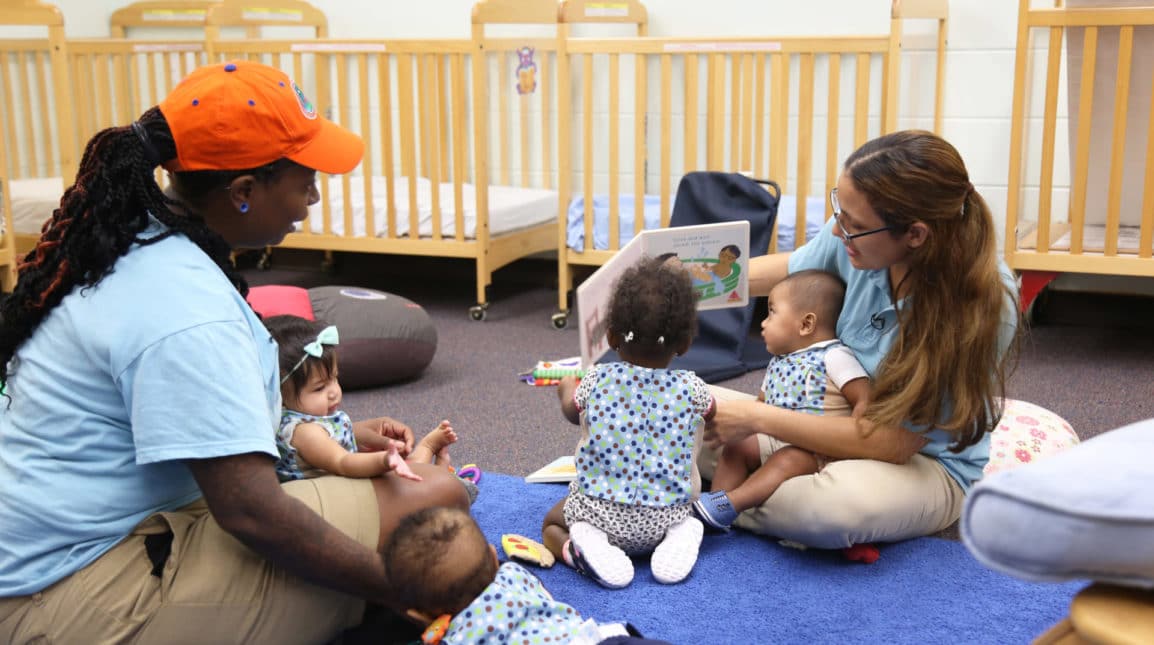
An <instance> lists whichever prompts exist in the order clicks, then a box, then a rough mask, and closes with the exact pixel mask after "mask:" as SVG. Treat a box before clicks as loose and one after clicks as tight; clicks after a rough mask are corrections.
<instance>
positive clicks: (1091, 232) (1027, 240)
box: [1018, 222, 1142, 255]
mask: <svg viewBox="0 0 1154 645" xmlns="http://www.w3.org/2000/svg"><path fill="white" fill-rule="evenodd" d="M1056 226H1060V227H1062V228H1068V224H1066V223H1064V222H1060V223H1058V224H1057V225H1056ZM1037 233H1038V230H1037V228H1034V227H1031V228H1030V230H1029V231H1028V232H1027V233H1026V235H1024V236H1022V238H1021V239H1020V240H1019V241H1018V248H1019V249H1022V250H1024V251H1032V250H1034V249H1037V248H1038V243H1037V242H1038V240H1037ZM1070 233H1071V232H1070V231H1069V230H1066V231H1065V232H1063V233H1062V235H1061V236H1059V237H1058V239H1056V240H1054V243H1053V244H1051V245H1050V250H1051V251H1069V250H1070ZM1141 235H1142V229H1141V227H1138V226H1119V227H1118V253H1120V254H1124V255H1137V253H1138V246H1139V243H1140V241H1141ZM1082 250H1083V251H1084V252H1086V253H1105V252H1106V225H1105V224H1086V225H1085V226H1084V227H1083V228H1082Z"/></svg>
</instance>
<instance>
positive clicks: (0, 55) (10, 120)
mask: <svg viewBox="0 0 1154 645" xmlns="http://www.w3.org/2000/svg"><path fill="white" fill-rule="evenodd" d="M10 65H11V62H10V61H9V60H8V52H6V51H0V90H2V91H0V100H2V101H3V102H4V104H3V108H4V131H5V132H16V114H15V112H16V103H15V101H13V98H14V97H15V96H16V93H15V92H13V91H12V78H11V74H10V73H9V69H10ZM18 144H19V142H18V141H17V140H16V137H3V138H2V139H0V145H2V146H3V147H4V157H5V158H6V159H11V160H12V164H11V165H10V166H9V171H8V172H9V173H10V174H9V175H8V176H9V177H11V178H13V179H20V178H21V177H24V173H23V172H22V171H21V170H20V150H19V148H18V147H17V145H18Z"/></svg>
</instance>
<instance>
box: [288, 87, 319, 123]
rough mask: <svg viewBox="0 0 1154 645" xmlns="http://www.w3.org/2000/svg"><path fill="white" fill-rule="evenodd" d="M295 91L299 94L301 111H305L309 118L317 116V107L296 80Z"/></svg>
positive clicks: (298, 100) (298, 99)
mask: <svg viewBox="0 0 1154 645" xmlns="http://www.w3.org/2000/svg"><path fill="white" fill-rule="evenodd" d="M293 92H295V93H296V95H297V102H299V103H300V104H301V112H303V113H304V115H305V117H306V118H309V119H315V118H317V108H316V107H315V106H314V105H313V103H312V101H310V100H309V99H308V97H307V96H305V93H304V92H302V91H301V88H300V87H298V86H297V84H296V83H295V82H294V83H293Z"/></svg>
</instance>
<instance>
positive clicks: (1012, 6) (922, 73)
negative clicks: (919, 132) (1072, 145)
mask: <svg viewBox="0 0 1154 645" xmlns="http://www.w3.org/2000/svg"><path fill="white" fill-rule="evenodd" d="M123 4H124V2H123V0H57V5H58V6H59V7H60V8H61V9H62V11H63V12H64V14H65V20H66V30H67V33H68V35H69V36H70V37H103V36H107V35H108V27H107V25H108V19H109V16H110V15H111V13H112V12H113V11H114V10H115V9H116V8H118V7H120V6H123ZM313 4H315V5H316V6H317V7H318V8H320V9H321V10H322V11H324V12H325V14H326V15H327V16H328V18H329V24H330V35H331V36H332V37H334V38H370V37H371V38H442V37H450V38H451V37H466V36H468V35H469V30H470V9H471V7H472V4H473V2H472V0H425V1H423V2H409V1H401V0H378V1H375V2H370V1H368V0H361V1H353V0H313ZM1017 5H1018V3H1017V2H1014V1H1013V0H950V2H949V9H950V29H949V49H948V55H947V69H946V88H945V107H944V120H943V131H942V134H943V135H944V136H945V137H946V138H947V139H948V140H950V141H951V142H952V143H954V145H956V146H957V147H958V149H959V150H960V151H961V153H962V155H963V157H964V158H965V160H966V163H967V166H968V167H969V170H970V174H971V177H972V180H973V182H974V184H975V186H976V187H977V188H978V189H979V190H980V191H981V192H982V194H983V195H984V196H985V197H986V199H987V200H988V202H989V203H990V206H991V207H992V209H993V211H994V213H995V217H996V218H998V220H999V224H998V230H999V235H1001V233H1002V231H1003V229H1004V225H1003V224H1002V221H1004V220H1003V213H1004V211H1005V203H1006V196H1007V188H1006V186H1007V175H1008V172H1009V168H1008V155H1009V153H1008V141H1009V134H1010V123H1009V119H1010V112H1011V100H1012V96H1013V71H1014V50H1015V39H1016V28H1017V10H1018V7H1017ZM647 7H648V10H649V20H650V35H653V36H669V35H677V36H685V35H716V36H731V35H733V36H740V35H805V34H822V35H828V34H884V33H887V32H888V30H889V12H890V0H815V1H812V2H796V0H710V1H708V2H705V1H702V0H649V2H648V3H647ZM935 29H936V25H935V24H934V23H933V22H931V21H909V22H907V25H906V37H905V38H904V42H903V45H904V57H903V73H902V78H901V84H902V88H901V91H902V97H901V100H900V109H899V115H900V117H899V126H900V127H930V126H931V125H932V123H933V121H932V112H933V89H934V86H933V80H932V79H933V77H934V70H935V67H934V55H933V48H934V47H935V45H936V35H935V34H936V31H935ZM578 35H580V34H578ZM626 91H627V89H626ZM622 100H623V101H628V100H629V99H628V97H625V96H623V97H622ZM820 101H821V99H820V98H819V99H818V104H819V105H820V104H821V103H820ZM1060 105H1061V109H1060V115H1059V116H1060V118H1061V119H1062V122H1061V124H1060V125H1059V128H1058V130H1059V133H1060V137H1059V138H1060V141H1059V143H1058V149H1059V153H1060V155H1061V152H1062V150H1064V146H1065V139H1064V133H1065V131H1066V122H1065V113H1066V110H1065V101H1064V100H1062V101H1060ZM1035 128H1036V129H1040V125H1038V124H1035ZM1058 166H1059V167H1058V168H1057V169H1056V172H1057V174H1056V177H1055V180H1056V182H1057V183H1066V182H1067V181H1068V180H1067V179H1066V177H1067V175H1066V174H1064V173H1065V172H1066V167H1067V166H1066V162H1065V160H1064V159H1062V160H1060V161H1059V164H1058ZM626 167H628V166H626ZM1033 199H1034V200H1035V201H1036V191H1035V193H1034V194H1033ZM1029 200H1030V195H1027V203H1029Z"/></svg>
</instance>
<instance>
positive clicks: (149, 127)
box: [0, 107, 291, 385]
mask: <svg viewBox="0 0 1154 645" xmlns="http://www.w3.org/2000/svg"><path fill="white" fill-rule="evenodd" d="M175 157H176V144H175V143H174V142H173V137H172V132H171V131H170V129H169V127H168V122H167V121H166V120H165V118H164V115H163V114H161V112H160V110H159V109H158V108H156V107H153V108H151V109H149V110H148V111H147V112H145V113H144V114H143V115H141V117H140V119H139V120H138V121H137V122H136V123H135V124H133V125H132V126H124V127H114V128H108V129H105V130H102V131H100V132H98V133H97V134H96V135H95V136H94V137H92V139H91V140H90V141H89V142H88V145H87V147H86V148H85V150H84V156H83V158H82V159H81V161H80V168H79V170H78V171H77V174H76V183H75V184H74V185H73V186H72V187H70V188H69V189H68V190H66V191H65V192H64V196H63V197H62V198H61V200H60V207H59V208H57V209H56V210H55V211H53V213H52V217H51V218H50V219H49V220H48V221H47V222H45V224H44V227H43V229H42V232H41V237H40V241H39V243H38V244H37V245H36V248H35V249H34V250H33V251H31V252H30V253H29V254H28V255H27V256H26V258H25V259H24V261H23V262H22V263H21V264H20V266H19V268H18V271H19V277H18V279H17V282H16V288H15V289H14V290H13V292H12V295H11V296H10V297H9V298H8V299H6V300H5V301H4V303H3V304H2V305H0V319H2V321H3V322H2V324H0V385H4V384H7V382H8V370H9V362H10V361H11V359H12V357H13V356H14V355H15V354H16V351H17V350H18V349H19V348H20V346H21V345H22V344H23V343H24V341H26V340H28V338H30V337H31V336H32V334H33V333H34V332H35V331H36V328H37V327H39V326H40V323H41V322H42V321H43V320H44V319H45V318H46V317H47V316H48V314H49V313H50V312H51V311H52V310H53V309H54V308H55V307H56V306H57V305H59V304H60V302H61V301H62V300H63V299H64V297H65V296H67V295H68V294H69V293H72V291H73V290H74V289H75V288H76V287H78V286H79V287H80V288H81V289H85V288H89V287H94V286H96V285H97V284H99V283H100V281H101V280H103V279H104V277H105V276H107V275H108V274H110V273H112V271H113V267H114V265H115V264H116V261H117V260H118V259H119V258H120V257H121V256H123V255H125V254H126V253H128V251H129V249H130V248H131V247H132V245H133V244H142V245H143V244H153V243H156V242H159V241H160V240H162V239H164V238H166V237H168V236H169V235H174V234H179V235H184V236H185V237H187V238H188V239H189V240H190V241H192V242H193V243H194V244H196V245H197V246H198V247H200V249H201V250H202V251H204V253H205V254H206V255H208V256H209V257H210V258H212V260H213V261H214V262H216V264H217V265H218V266H219V267H220V268H221V270H222V271H223V272H224V274H225V276H227V277H228V279H229V281H231V282H232V284H233V285H234V286H235V287H236V289H237V291H239V292H240V293H241V295H242V296H244V295H247V293H248V285H247V283H246V282H245V280H244V278H243V277H242V276H241V275H240V273H239V272H237V270H236V269H235V267H234V266H233V265H232V261H231V251H232V249H231V248H230V247H229V245H228V243H227V242H226V241H225V240H224V238H222V237H221V236H220V235H219V234H218V233H216V232H215V231H213V230H212V229H210V228H209V227H208V226H207V225H206V224H205V221H204V219H203V218H202V217H200V216H198V215H196V214H194V213H191V212H189V209H187V208H180V206H181V203H180V202H179V201H176V200H173V199H172V198H170V197H168V196H166V195H165V194H164V192H163V191H162V190H161V188H160V186H159V185H157V183H156V180H155V176H154V174H153V173H154V171H155V169H156V167H157V165H159V164H160V163H161V162H162V161H164V160H168V159H173V158H175ZM289 163H291V162H289ZM283 167H284V163H283V162H275V163H273V164H269V165H268V166H264V167H262V168H259V169H255V170H240V169H238V170H236V171H196V172H180V173H175V174H174V177H173V179H174V181H175V182H176V184H177V185H179V186H181V187H182V188H183V189H184V192H183V194H187V195H189V196H190V197H195V196H198V195H203V194H207V192H208V191H209V190H212V189H213V188H216V187H223V186H226V185H227V184H228V183H229V182H230V181H232V179H234V178H235V177H237V176H240V175H242V174H254V175H255V176H256V177H257V179H258V180H260V181H266V182H267V181H272V180H274V179H275V178H276V176H277V175H279V173H280V171H281V170H282V169H283ZM149 215H151V216H152V217H155V218H156V219H157V220H159V221H160V222H161V223H163V224H164V225H165V226H167V227H168V231H167V232H166V233H163V234H161V235H157V236H153V237H151V238H147V239H145V238H141V237H140V234H141V232H143V231H144V229H145V228H146V227H147V226H148V223H149Z"/></svg>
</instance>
